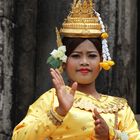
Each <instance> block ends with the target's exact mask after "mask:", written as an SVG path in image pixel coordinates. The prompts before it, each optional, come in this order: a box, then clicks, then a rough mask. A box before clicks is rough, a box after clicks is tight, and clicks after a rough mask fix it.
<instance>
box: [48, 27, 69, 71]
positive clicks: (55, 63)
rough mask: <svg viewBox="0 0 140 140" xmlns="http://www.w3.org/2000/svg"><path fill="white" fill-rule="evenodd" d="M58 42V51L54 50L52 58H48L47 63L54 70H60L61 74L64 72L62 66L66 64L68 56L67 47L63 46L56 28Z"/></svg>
mask: <svg viewBox="0 0 140 140" xmlns="http://www.w3.org/2000/svg"><path fill="white" fill-rule="evenodd" d="M56 35H57V36H56V38H57V39H56V42H57V46H58V48H57V49H54V50H53V51H52V52H51V53H50V54H51V56H49V57H48V59H47V63H48V64H50V66H51V67H52V68H54V69H56V68H57V69H58V70H59V71H60V72H61V73H62V72H63V68H62V64H63V63H66V60H67V56H66V55H65V52H66V46H64V45H63V44H62V41H61V37H60V33H59V31H58V29H57V28H56Z"/></svg>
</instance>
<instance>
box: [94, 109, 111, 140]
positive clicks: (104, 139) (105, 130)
mask: <svg viewBox="0 0 140 140" xmlns="http://www.w3.org/2000/svg"><path fill="white" fill-rule="evenodd" d="M93 119H94V120H95V123H94V124H95V128H94V130H95V137H96V139H97V140H109V127H108V125H107V123H106V122H105V120H104V119H103V118H102V116H101V115H100V114H99V112H98V111H97V109H94V110H93Z"/></svg>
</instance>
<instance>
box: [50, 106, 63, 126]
mask: <svg viewBox="0 0 140 140" xmlns="http://www.w3.org/2000/svg"><path fill="white" fill-rule="evenodd" d="M47 115H48V117H49V119H50V120H51V121H52V123H53V124H54V125H57V126H59V125H61V124H62V122H63V118H64V117H62V116H60V115H59V114H58V113H57V112H56V108H54V109H53V108H52V109H51V110H50V111H48V113H47Z"/></svg>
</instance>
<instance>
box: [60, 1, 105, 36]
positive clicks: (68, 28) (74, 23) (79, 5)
mask: <svg viewBox="0 0 140 140" xmlns="http://www.w3.org/2000/svg"><path fill="white" fill-rule="evenodd" d="M93 8H94V4H93V2H92V0H84V1H83V2H82V1H81V0H74V1H73V4H72V10H71V12H70V14H69V15H68V17H67V18H66V19H65V21H64V23H63V25H62V28H61V30H60V33H61V34H62V35H64V36H67V37H82V38H96V37H100V35H101V33H102V32H101V24H100V23H99V22H98V21H99V19H98V17H97V16H96V15H95V12H94V11H93Z"/></svg>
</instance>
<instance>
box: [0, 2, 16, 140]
mask: <svg viewBox="0 0 140 140" xmlns="http://www.w3.org/2000/svg"><path fill="white" fill-rule="evenodd" d="M12 19H13V0H7V1H6V0H0V140H8V139H10V133H11V117H10V115H11V114H10V113H11V106H12V76H13V67H12V63H13V26H14V24H13V22H12Z"/></svg>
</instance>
